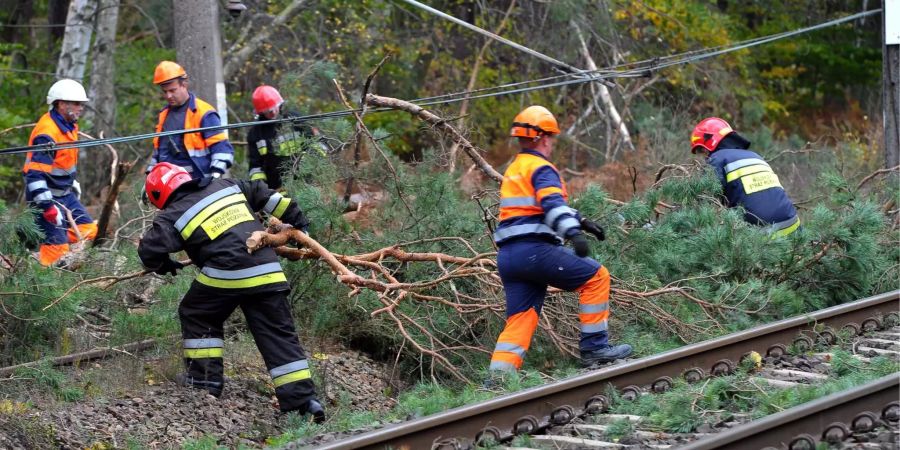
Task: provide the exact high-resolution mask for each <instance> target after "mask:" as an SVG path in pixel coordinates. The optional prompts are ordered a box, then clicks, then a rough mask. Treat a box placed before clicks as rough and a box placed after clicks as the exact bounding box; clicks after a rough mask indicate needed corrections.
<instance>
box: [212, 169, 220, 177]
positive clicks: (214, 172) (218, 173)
mask: <svg viewBox="0 0 900 450" xmlns="http://www.w3.org/2000/svg"><path fill="white" fill-rule="evenodd" d="M221 176H222V172H219V171H216V170H213V171H212V177H213V178H219V177H221Z"/></svg>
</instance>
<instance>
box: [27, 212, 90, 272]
mask: <svg viewBox="0 0 900 450" xmlns="http://www.w3.org/2000/svg"><path fill="white" fill-rule="evenodd" d="M75 226H76V227H77V228H78V232H79V233H81V237H82V239H84V240H85V241H93V240H94V238H96V237H97V224H96V223H94V222H91V223H79V224H76V225H75ZM66 236H67V238H68V240H69V242H68V243H65V244H41V248H40V251H39V252H38V259H39V260H40V262H41V265H44V266H49V265H51V264H53V263H55V262H56V261H59V259H60V258H62V257H63V256H65V255H66V253H69V244H74V243H76V242H78V235H77V234H76V233H75V230H74V229H73V228H72V227H69V228H68V229H67V230H66Z"/></svg>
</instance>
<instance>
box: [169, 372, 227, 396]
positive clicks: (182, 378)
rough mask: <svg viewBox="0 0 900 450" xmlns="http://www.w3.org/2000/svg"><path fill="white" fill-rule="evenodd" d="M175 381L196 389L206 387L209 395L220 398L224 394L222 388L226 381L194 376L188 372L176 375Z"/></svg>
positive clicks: (180, 384)
mask: <svg viewBox="0 0 900 450" xmlns="http://www.w3.org/2000/svg"><path fill="white" fill-rule="evenodd" d="M175 383H176V384H178V385H179V386H183V387H191V388H194V389H206V392H209V395H212V396H213V397H216V398H219V397H221V396H222V388H223V387H224V383H222V382H221V381H208V380H200V379H197V378H194V377H192V376H190V375H188V374H186V373H179V374H178V375H175Z"/></svg>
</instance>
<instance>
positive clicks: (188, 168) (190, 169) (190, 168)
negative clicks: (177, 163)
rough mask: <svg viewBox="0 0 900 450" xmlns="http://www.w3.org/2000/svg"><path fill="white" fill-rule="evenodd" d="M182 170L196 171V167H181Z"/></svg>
mask: <svg viewBox="0 0 900 450" xmlns="http://www.w3.org/2000/svg"><path fill="white" fill-rule="evenodd" d="M181 168H182V169H184V170H187V171H188V172H193V171H194V166H181Z"/></svg>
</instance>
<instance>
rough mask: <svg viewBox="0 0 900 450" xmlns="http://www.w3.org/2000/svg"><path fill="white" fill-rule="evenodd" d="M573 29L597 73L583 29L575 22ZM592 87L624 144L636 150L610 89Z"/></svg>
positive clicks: (589, 65) (588, 60) (585, 56)
mask: <svg viewBox="0 0 900 450" xmlns="http://www.w3.org/2000/svg"><path fill="white" fill-rule="evenodd" d="M572 28H573V29H574V30H575V34H576V35H577V36H578V41H579V42H580V43H581V53H582V55H583V56H584V59H585V60H586V61H587V65H588V67H587V68H588V70H590V71H596V70H597V63H595V62H594V58H592V57H591V53H590V51H588V47H587V42H585V40H584V36H582V34H581V28H579V27H578V24H576V23H575V22H572ZM590 86H591V93H593V94H594V97H598V98H599V99H600V101H601V102H602V103H603V107H604V108H606V113H607V116H608V117H609V119H610V120H612V125H613V127H614V128H615V129H616V130H618V132H619V135H620V136H621V137H622V142H624V143H625V145H626V146H627V147H628V148H629V149H630V150H634V144H633V143H632V142H631V133H629V132H628V126H627V125H625V121H623V120H622V116H621V115H620V114H619V110H618V108H616V104H615V103H613V100H612V96H611V95H610V94H609V89H608V88H607V87H606V86H605V85H604V84H602V83H591V85H590ZM608 152H609V150H608V149H607V153H608Z"/></svg>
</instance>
